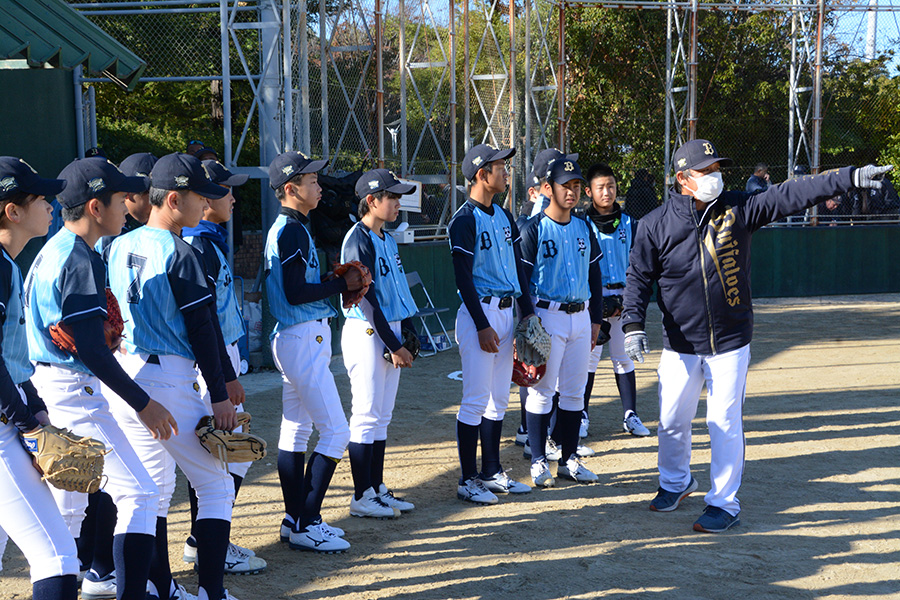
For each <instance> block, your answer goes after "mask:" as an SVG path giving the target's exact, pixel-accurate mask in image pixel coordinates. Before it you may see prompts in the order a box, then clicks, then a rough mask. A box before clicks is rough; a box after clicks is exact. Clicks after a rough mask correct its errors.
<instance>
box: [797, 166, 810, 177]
mask: <svg viewBox="0 0 900 600" xmlns="http://www.w3.org/2000/svg"><path fill="white" fill-rule="evenodd" d="M794 175H809V167H807V166H806V165H797V166H795V167H794Z"/></svg>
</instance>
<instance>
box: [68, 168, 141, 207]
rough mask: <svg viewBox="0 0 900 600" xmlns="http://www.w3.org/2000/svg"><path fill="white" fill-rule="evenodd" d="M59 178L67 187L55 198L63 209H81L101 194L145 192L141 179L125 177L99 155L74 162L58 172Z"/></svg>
mask: <svg viewBox="0 0 900 600" xmlns="http://www.w3.org/2000/svg"><path fill="white" fill-rule="evenodd" d="M59 178H60V179H65V180H66V182H67V184H66V189H64V190H63V191H62V192H60V193H59V194H58V195H57V196H56V199H57V200H58V201H59V203H60V204H61V205H63V206H64V207H66V208H75V207H76V206H81V205H82V204H85V203H87V201H88V200H90V199H91V198H96V197H97V196H99V195H100V194H102V193H104V192H132V193H136V192H142V191H144V189H145V188H144V178H143V177H128V176H127V175H125V173H123V172H122V171H120V170H119V167H117V166H116V165H114V164H113V163H111V162H110V161H109V160H107V159H105V158H103V157H102V156H92V157H90V158H78V159H75V160H73V161H72V162H70V163H69V164H68V165H66V168H65V169H63V170H62V171H60V173H59Z"/></svg>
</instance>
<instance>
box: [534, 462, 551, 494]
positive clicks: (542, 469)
mask: <svg viewBox="0 0 900 600" xmlns="http://www.w3.org/2000/svg"><path fill="white" fill-rule="evenodd" d="M531 479H532V481H534V485H536V486H538V487H553V486H554V485H556V481H554V479H553V475H551V474H550V465H548V464H547V461H546V460H541V461H538V462H536V463H531Z"/></svg>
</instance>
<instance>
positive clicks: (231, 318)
mask: <svg viewBox="0 0 900 600" xmlns="http://www.w3.org/2000/svg"><path fill="white" fill-rule="evenodd" d="M200 227H204V228H209V227H216V228H219V229H223V230H224V229H225V228H224V227H222V226H221V225H217V224H215V223H210V222H209V221H200ZM200 227H197V228H194V229H192V230H191V231H196V230H197V229H199V228H200ZM182 233H184V232H182ZM184 241H185V242H187V243H188V244H190V245H191V246H193V247H194V248H195V249H196V250H197V251H198V252H199V253H200V254H201V256H202V259H203V266H204V267H205V269H206V276H207V278H208V279H209V280H210V283H211V284H212V285H213V287H214V289H215V293H216V294H215V295H216V313H217V315H218V316H219V325H220V326H221V328H222V338H223V339H224V341H225V345H229V344H233V343H235V342H236V341H238V340H239V339H241V337H242V336H243V335H244V317H243V315H242V314H241V308H240V304H239V303H238V299H237V294H236V292H235V289H234V276H233V275H232V273H231V266H230V265H229V264H228V259H227V258H226V256H225V253H223V252H222V249H221V248H220V247H219V245H218V244H217V243H216V242H215V241H214V240H213V239H210V238H208V237H205V236H203V235H185V236H184Z"/></svg>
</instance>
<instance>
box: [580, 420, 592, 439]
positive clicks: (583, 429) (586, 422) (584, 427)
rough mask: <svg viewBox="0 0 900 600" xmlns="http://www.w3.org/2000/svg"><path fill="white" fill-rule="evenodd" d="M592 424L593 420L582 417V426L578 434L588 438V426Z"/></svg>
mask: <svg viewBox="0 0 900 600" xmlns="http://www.w3.org/2000/svg"><path fill="white" fill-rule="evenodd" d="M590 426H591V420H590V419H588V418H587V417H581V426H580V427H579V428H578V436H579V437H583V438H586V437H587V436H588V427H590Z"/></svg>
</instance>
